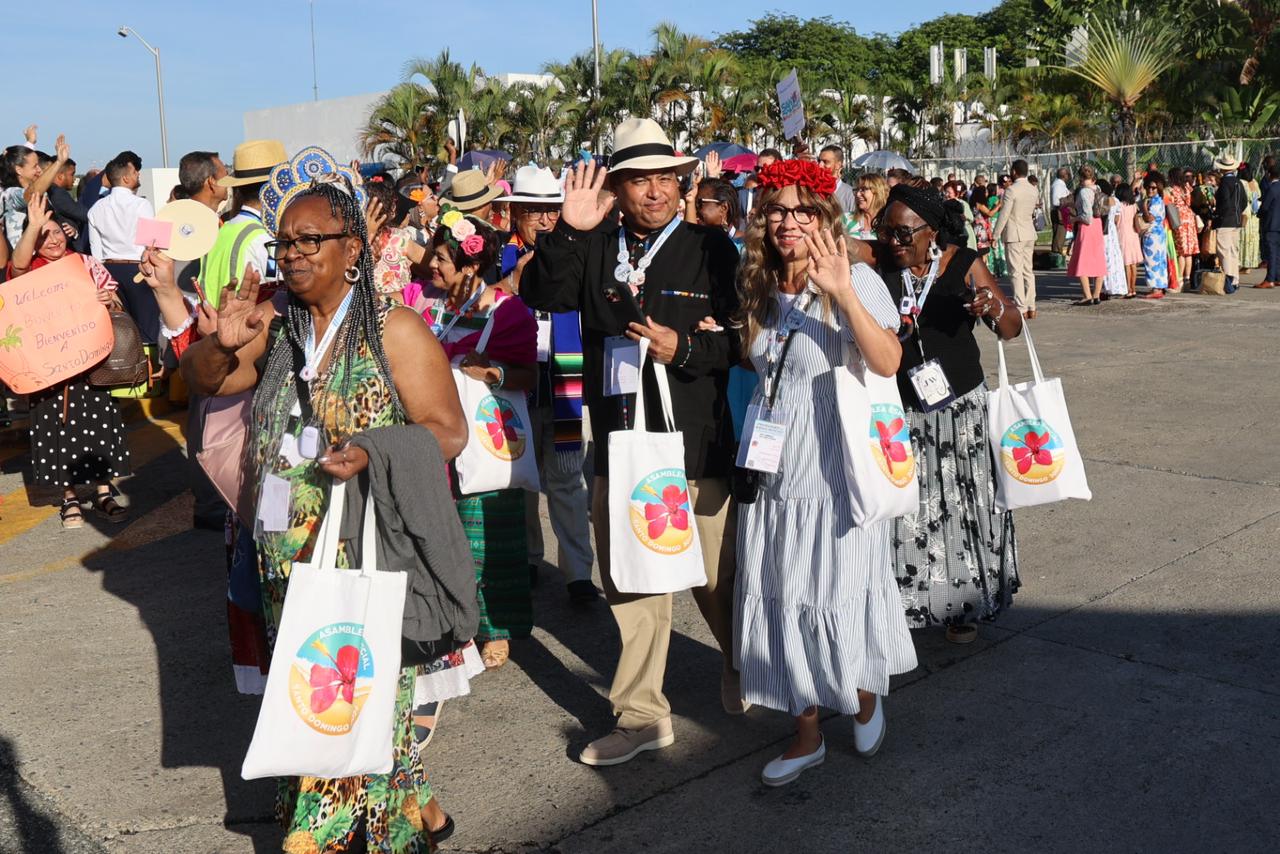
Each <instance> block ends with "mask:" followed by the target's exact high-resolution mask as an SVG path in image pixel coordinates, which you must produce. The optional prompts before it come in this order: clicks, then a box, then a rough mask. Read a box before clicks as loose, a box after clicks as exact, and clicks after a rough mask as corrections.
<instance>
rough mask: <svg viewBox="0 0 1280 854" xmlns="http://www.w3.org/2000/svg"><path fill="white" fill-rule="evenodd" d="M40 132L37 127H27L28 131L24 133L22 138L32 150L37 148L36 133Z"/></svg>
mask: <svg viewBox="0 0 1280 854" xmlns="http://www.w3.org/2000/svg"><path fill="white" fill-rule="evenodd" d="M37 130H39V128H37V127H36V126H35V125H27V129H26V130H24V131H23V132H22V138H23V139H25V140H26V141H27V145H29V146H31V147H32V148H35V147H36V131H37Z"/></svg>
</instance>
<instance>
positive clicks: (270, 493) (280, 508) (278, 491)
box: [258, 474, 289, 531]
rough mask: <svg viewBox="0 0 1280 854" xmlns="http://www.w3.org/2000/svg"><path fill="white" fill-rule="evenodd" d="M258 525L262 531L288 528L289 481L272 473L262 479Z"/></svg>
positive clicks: (285, 529)
mask: <svg viewBox="0 0 1280 854" xmlns="http://www.w3.org/2000/svg"><path fill="white" fill-rule="evenodd" d="M258 525H259V528H260V530H263V531H287V530H289V481H287V480H285V479H284V478H282V477H276V476H275V475H273V474H268V475H267V476H266V477H264V478H263V479H262V496H261V497H260V498H259V499H258Z"/></svg>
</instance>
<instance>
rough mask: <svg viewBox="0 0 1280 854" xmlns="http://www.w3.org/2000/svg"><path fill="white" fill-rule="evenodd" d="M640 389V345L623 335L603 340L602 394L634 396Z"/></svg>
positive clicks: (607, 395)
mask: <svg viewBox="0 0 1280 854" xmlns="http://www.w3.org/2000/svg"><path fill="white" fill-rule="evenodd" d="M639 388H640V345H639V343H637V342H635V341H632V340H631V339H630V338H627V337H625V336H623V335H613V336H610V337H608V338H606V339H604V394H605V397H614V396H616V395H619V394H635V393H636V391H637V390H639Z"/></svg>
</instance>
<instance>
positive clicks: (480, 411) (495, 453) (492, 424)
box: [453, 303, 541, 495]
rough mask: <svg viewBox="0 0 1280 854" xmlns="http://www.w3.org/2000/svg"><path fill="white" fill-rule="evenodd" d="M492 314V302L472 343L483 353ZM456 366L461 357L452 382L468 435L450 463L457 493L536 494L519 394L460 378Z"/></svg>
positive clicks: (524, 406)
mask: <svg viewBox="0 0 1280 854" xmlns="http://www.w3.org/2000/svg"><path fill="white" fill-rule="evenodd" d="M497 314H498V304H496V303H495V304H494V307H493V310H492V311H490V312H489V321H488V322H487V323H486V324H485V325H484V331H483V332H481V333H480V340H479V341H478V342H477V343H476V350H477V351H478V352H481V353H483V352H484V349H485V347H487V346H488V345H489V336H490V335H492V334H493V321H494V318H495V317H497ZM460 362H461V357H459V358H458V359H455V360H454V363H453V381H454V383H455V384H456V385H457V387H458V399H459V400H460V401H461V402H462V412H463V414H464V415H465V416H466V418H467V424H468V425H469V427H470V433H471V435H470V436H469V437H468V438H467V446H466V447H465V448H463V449H462V453H461V454H459V455H458V458H457V460H455V461H454V467H455V469H456V470H457V472H458V491H459V492H461V493H462V494H463V495H475V494H477V493H481V492H493V491H494V490H497V489H515V488H519V489H527V490H529V491H530V492H538V491H539V490H540V489H541V485H540V481H539V479H538V461H537V459H536V457H535V456H534V449H533V432H532V430H531V429H530V422H529V405H528V403H527V402H526V396H525V393H524V392H522V391H506V390H503V389H496V388H490V387H489V386H488V385H486V384H485V383H484V382H482V381H481V380H477V379H474V378H472V377H469V376H467V375H466V374H464V373H463V372H462V368H460V367H459V363H460Z"/></svg>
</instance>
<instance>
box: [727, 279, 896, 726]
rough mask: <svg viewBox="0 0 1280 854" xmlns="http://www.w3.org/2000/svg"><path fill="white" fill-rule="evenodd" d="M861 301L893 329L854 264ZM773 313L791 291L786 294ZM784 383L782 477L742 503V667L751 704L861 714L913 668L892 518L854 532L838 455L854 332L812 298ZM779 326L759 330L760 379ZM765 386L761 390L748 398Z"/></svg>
mask: <svg viewBox="0 0 1280 854" xmlns="http://www.w3.org/2000/svg"><path fill="white" fill-rule="evenodd" d="M853 282H854V288H855V290H856V291H857V293H858V296H859V298H860V299H861V300H862V304H863V305H865V306H866V307H867V309H868V311H870V312H871V314H872V316H873V317H874V318H875V319H876V320H877V321H878V322H879V323H880V324H881V325H882V326H883V327H885V328H886V329H890V328H896V327H897V325H898V310H897V307H896V306H895V305H894V304H893V300H892V299H891V298H890V297H889V292H888V290H887V289H886V288H885V285H884V282H883V281H882V280H881V279H880V277H879V276H878V275H876V273H875V272H874V271H872V270H871V268H869V267H867V266H865V265H862V264H858V265H855V266H854V268H853ZM780 301H781V302H782V303H783V304H782V305H780V306H778V307H777V308H775V311H776V312H777V311H780V314H775V323H774V328H776V325H777V317H780V316H782V315H785V313H786V311H787V310H788V308H789V307H790V299H789V298H788V296H787V295H782V296H781V298H780ZM806 314H807V320H806V321H805V323H804V325H803V326H802V327H801V328H800V329H799V330H797V331H796V332H795V333H794V335H795V340H794V341H793V342H792V344H791V350H790V352H789V353H788V355H787V360H786V364H785V366H784V367H783V372H782V377H781V380H780V386H779V392H778V401H777V406H776V409H775V411H777V412H781V413H784V414H785V416H786V419H787V437H786V444H785V446H784V448H783V452H782V463H781V466H780V468H779V470H778V473H777V474H772V475H771V474H764V475H761V482H760V494H759V497H758V498H757V499H756V501H755V503H753V504H743V505H741V506H740V507H739V510H738V514H739V515H738V578H737V590H736V602H735V606H734V638H735V643H736V646H735V663H736V665H737V667H738V669H739V670H740V671H741V673H742V696H743V698H744V699H745V700H747V701H748V702H751V703H755V704H758V705H761V706H766V707H768V708H771V709H777V710H779V711H786V712H790V713H791V714H793V715H799V714H801V713H803V712H804V711H805V709H807V708H809V707H810V706H825V707H826V708H830V709H835V710H837V711H839V712H841V713H844V714H856V713H857V711H858V689H859V688H861V689H863V690H865V691H872V692H874V693H876V694H880V695H884V694H888V693H889V677H890V676H891V675H893V674H895V673H905V672H906V671H908V670H911V669H913V668H914V667H915V666H916V655H915V649H914V647H913V646H912V642H911V635H910V632H909V631H908V629H907V624H906V621H905V620H904V618H903V614H902V601H901V597H900V596H899V594H898V586H897V582H896V581H895V580H894V571H893V548H892V546H891V545H890V533H891V528H892V526H891V525H890V524H889V523H883V522H882V523H880V524H877V525H873V526H871V527H869V528H866V529H862V528H855V527H854V526H853V519H852V516H851V515H850V509H849V497H848V496H849V490H848V488H847V486H846V485H845V474H844V463H843V457H842V456H841V453H842V452H841V450H840V442H841V441H842V439H841V433H840V416H839V413H838V411H837V409H836V401H835V378H834V375H833V373H832V371H833V369H834V368H836V367H839V366H841V365H843V364H844V360H845V350H846V347H847V346H850V345H848V344H846V342H850V341H852V332H851V331H850V330H849V329H848V328H847V327H846V325H845V323H844V318H843V316H842V315H841V314H840V313H839V312H838V311H835V310H832V312H831V313H829V314H827V313H825V310H824V306H823V302H822V301H821V300H818V299H815V300H812V301H811V302H810V303H809V305H808V308H807V311H806ZM770 337H772V332H771V331H770V332H766V333H764V334H761V335H757V336H756V341H755V342H754V344H753V345H752V347H751V360H752V362H753V364H754V365H755V368H756V373H757V375H758V376H763V375H764V371H765V363H766V362H765V353H766V347H767V341H768V339H769V338H770ZM761 399H762V394H761V391H760V389H759V388H757V391H756V394H755V396H754V399H753V401H752V402H753V403H759V402H760V401H761Z"/></svg>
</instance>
